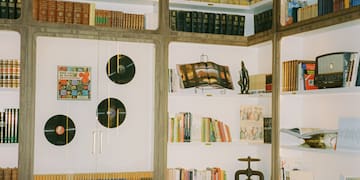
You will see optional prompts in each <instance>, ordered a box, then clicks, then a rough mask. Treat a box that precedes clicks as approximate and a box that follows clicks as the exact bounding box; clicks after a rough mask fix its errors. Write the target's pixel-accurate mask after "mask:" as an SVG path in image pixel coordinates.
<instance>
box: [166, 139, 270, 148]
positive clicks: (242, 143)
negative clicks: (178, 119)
mask: <svg viewBox="0 0 360 180" xmlns="http://www.w3.org/2000/svg"><path fill="white" fill-rule="evenodd" d="M168 145H170V146H192V147H193V146H205V147H207V146H208V147H211V146H271V144H266V143H251V142H243V141H240V140H236V141H232V142H168Z"/></svg>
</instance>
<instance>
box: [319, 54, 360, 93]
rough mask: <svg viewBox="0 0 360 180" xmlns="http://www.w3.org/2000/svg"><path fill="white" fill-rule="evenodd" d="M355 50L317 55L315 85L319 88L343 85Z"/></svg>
mask: <svg viewBox="0 0 360 180" xmlns="http://www.w3.org/2000/svg"><path fill="white" fill-rule="evenodd" d="M355 54H357V53H355V52H336V53H329V54H324V55H321V56H318V57H316V68H315V82H314V83H315V85H316V86H318V88H320V89H323V88H335V87H342V86H344V84H345V81H346V80H347V79H346V78H347V74H348V70H349V69H348V68H349V66H350V61H351V58H353V56H354V55H355Z"/></svg>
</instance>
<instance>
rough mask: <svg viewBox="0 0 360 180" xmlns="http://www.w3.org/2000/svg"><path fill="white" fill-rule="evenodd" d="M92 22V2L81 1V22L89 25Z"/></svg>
mask: <svg viewBox="0 0 360 180" xmlns="http://www.w3.org/2000/svg"><path fill="white" fill-rule="evenodd" d="M89 23H90V4H89V3H81V24H85V25H89Z"/></svg>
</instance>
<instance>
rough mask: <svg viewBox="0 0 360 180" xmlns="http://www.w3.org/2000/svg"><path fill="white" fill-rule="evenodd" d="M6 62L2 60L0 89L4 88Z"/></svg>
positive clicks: (0, 60) (0, 63)
mask: <svg viewBox="0 0 360 180" xmlns="http://www.w3.org/2000/svg"><path fill="white" fill-rule="evenodd" d="M4 71H5V68H4V60H2V59H0V88H2V87H4V76H5V73H4Z"/></svg>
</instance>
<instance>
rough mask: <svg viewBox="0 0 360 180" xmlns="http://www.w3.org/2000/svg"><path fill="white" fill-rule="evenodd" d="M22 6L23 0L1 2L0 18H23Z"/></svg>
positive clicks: (1, 0) (2, 0)
mask: <svg viewBox="0 0 360 180" xmlns="http://www.w3.org/2000/svg"><path fill="white" fill-rule="evenodd" d="M21 6H22V2H21V0H0V18H2V19H17V18H19V17H20V16H21Z"/></svg>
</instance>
